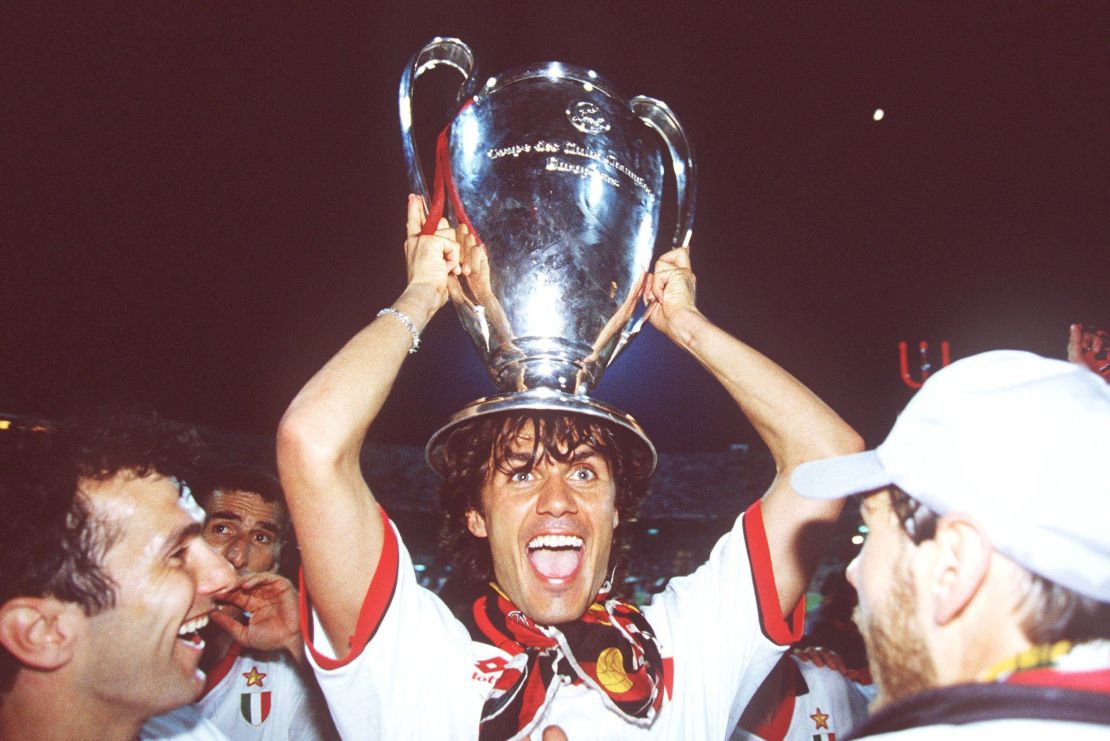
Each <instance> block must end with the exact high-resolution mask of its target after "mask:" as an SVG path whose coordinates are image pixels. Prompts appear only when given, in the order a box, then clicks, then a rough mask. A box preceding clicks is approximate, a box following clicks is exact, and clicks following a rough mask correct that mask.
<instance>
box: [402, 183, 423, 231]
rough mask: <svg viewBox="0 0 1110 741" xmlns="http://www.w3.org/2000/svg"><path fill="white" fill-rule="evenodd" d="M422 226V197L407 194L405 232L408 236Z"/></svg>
mask: <svg viewBox="0 0 1110 741" xmlns="http://www.w3.org/2000/svg"><path fill="white" fill-rule="evenodd" d="M423 228H424V199H423V198H421V197H420V196H418V195H415V194H412V193H410V194H409V202H408V210H407V212H406V222H405V234H407V235H409V236H410V237H411V236H413V235H414V234H419V233H420V230H421V229H423Z"/></svg>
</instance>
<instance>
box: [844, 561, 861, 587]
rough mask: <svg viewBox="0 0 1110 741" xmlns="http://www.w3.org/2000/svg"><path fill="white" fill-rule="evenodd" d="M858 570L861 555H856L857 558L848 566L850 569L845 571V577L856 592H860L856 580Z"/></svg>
mask: <svg viewBox="0 0 1110 741" xmlns="http://www.w3.org/2000/svg"><path fill="white" fill-rule="evenodd" d="M858 570H859V555H856V557H855V558H853V559H852V561H851V563H849V564H848V568H847V569H845V571H844V577H845V578H846V579H847V580H848V583H849V584H851V585H852V586H853V587H855V589H856V591H859V584H858V583H857V582H856V580H857V577H856V572H857V571H858Z"/></svg>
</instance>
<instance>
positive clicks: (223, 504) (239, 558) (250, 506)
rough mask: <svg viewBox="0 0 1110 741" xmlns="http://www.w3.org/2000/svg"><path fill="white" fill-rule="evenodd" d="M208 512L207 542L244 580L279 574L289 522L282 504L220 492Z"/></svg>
mask: <svg viewBox="0 0 1110 741" xmlns="http://www.w3.org/2000/svg"><path fill="white" fill-rule="evenodd" d="M205 510H206V513H207V519H206V520H205V524H204V539H205V541H207V542H208V544H209V545H210V546H212V547H213V548H214V549H216V550H217V551H218V552H220V553H222V554H223V556H224V557H225V558H226V559H227V560H228V561H230V562H231V565H232V566H234V567H235V569H236V571H238V572H239V574H240V575H241V576H246V575H250V574H258V573H262V572H266V571H276V570H277V564H278V558H279V556H280V555H281V546H282V537H283V536H282V534H283V533H284V532H285V526H286V521H287V518H288V515H287V514H286V511H285V506H284V505H283V504H282V503H281V502H278V501H273V502H267V501H266V500H265V499H263V498H262V496H261V495H259V494H256V493H254V492H249V491H239V490H228V491H223V490H219V489H217V490H216V491H214V492H212V494H211V495H210V496H209V497H208V500H207V501H206V502H205Z"/></svg>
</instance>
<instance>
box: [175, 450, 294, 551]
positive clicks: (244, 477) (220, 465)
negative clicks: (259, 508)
mask: <svg viewBox="0 0 1110 741" xmlns="http://www.w3.org/2000/svg"><path fill="white" fill-rule="evenodd" d="M189 488H191V489H192V490H193V496H194V497H196V499H197V503H198V504H199V505H200V506H201V507H203V508H204V509H205V510H207V509H208V506H209V503H210V500H211V499H212V495H213V494H214V493H215V492H217V491H245V492H250V493H252V494H257V495H258V496H259V497H261V498H262V501H264V502H267V503H272V502H277V503H278V504H280V505H281V507H282V512H283V513H285V514H284V517H285V521H284V523H283V526H282V532H281V533H280V535H281V537H282V539H283V540H284V539H285V537H286V536H287V535H288V531H289V514H288V509H287V508H286V504H285V494H284V493H283V492H282V490H281V483H280V482H279V481H278V477H277V476H275V475H274V473H273V472H272V471H270V470H269V469H267V468H264V467H262V466H259V465H256V464H254V463H241V462H238V461H231V462H228V461H217V462H211V461H208V462H204V463H202V464H201V465H200V466H199V467H198V471H197V473H196V474H194V475H193V476H192V477H190V479H189Z"/></svg>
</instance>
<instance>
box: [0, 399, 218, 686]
mask: <svg viewBox="0 0 1110 741" xmlns="http://www.w3.org/2000/svg"><path fill="white" fill-rule="evenodd" d="M200 449H201V444H200V439H199V437H198V435H197V433H196V431H195V430H194V429H193V428H191V427H187V426H185V425H181V424H177V423H171V422H168V421H166V420H164V419H162V418H160V417H158V416H157V415H156V414H154V413H152V412H138V411H134V410H126V411H121V410H117V411H112V412H107V411H100V412H89V413H85V414H82V415H81V416H80V417H75V418H73V419H71V420H69V421H67V422H64V423H61V424H58V425H49V426H46V427H45V428H41V427H40V428H38V429H37V430H31V429H17V430H9V431H6V432H4V433H3V434H0V604H3V603H5V602H7V601H8V600H10V599H12V598H14V597H19V596H34V597H44V596H50V597H55V598H57V599H59V600H63V601H66V602H73V603H76V604H78V605H80V606H81V608H82V609H83V610H84V612H85V614H87V615H95V614H97V613H99V612H101V611H103V610H105V609H107V608H109V607H112V606H113V605H114V604H115V600H116V584H115V582H114V581H113V580H112V578H111V576H110V575H109V574H108V573H106V571H105V570H104V567H103V561H104V556H105V554H106V553H107V552H108V551H109V550H110V549H111V548H112V546H113V545H114V544H115V543H116V542H117V541H118V540H119V538H120V536H121V535H122V528H121V527H120V526H119V524H118V523H117V524H112V523H109V522H107V521H105V520H104V519H103V518H101V517H98V516H97V515H96V512H95V510H94V509H93V508H92V507H91V506H90V505H89V502H88V500H87V499H86V498H85V497H84V496H81V495H80V494H81V486H82V482H85V481H107V480H109V479H111V478H113V477H114V476H116V475H117V474H121V473H128V474H133V475H135V476H140V477H141V476H146V475H149V474H152V473H153V474H160V475H163V476H173V477H176V478H179V479H181V478H183V477H184V476H186V475H187V474H188V473H189V472H190V471H191V469H192V466H193V465H194V464H195V462H196V460H197V458H198V453H199V451H200ZM17 670H18V663H17V662H16V660H15V658H14V657H12V656H11V655H10V654H9V653H8V652H7V651H4V650H0V691H3V690H7V689H9V688H10V686H11V681H12V680H13V679H14V676H15V673H16V671H17Z"/></svg>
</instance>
